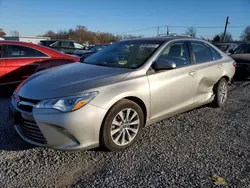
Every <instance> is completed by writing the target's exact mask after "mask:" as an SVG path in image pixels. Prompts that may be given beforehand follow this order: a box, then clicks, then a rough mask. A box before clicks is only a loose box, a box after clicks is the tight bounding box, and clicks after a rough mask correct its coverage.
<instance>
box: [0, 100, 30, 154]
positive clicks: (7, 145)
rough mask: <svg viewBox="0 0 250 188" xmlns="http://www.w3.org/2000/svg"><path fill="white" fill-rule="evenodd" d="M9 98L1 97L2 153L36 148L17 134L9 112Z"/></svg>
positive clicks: (0, 146)
mask: <svg viewBox="0 0 250 188" xmlns="http://www.w3.org/2000/svg"><path fill="white" fill-rule="evenodd" d="M8 105H9V97H8V98H5V97H0V115H1V116H0V130H1V131H0V151H4V150H5V151H20V150H27V149H31V148H34V147H35V146H33V145H30V144H28V143H27V142H25V141H24V140H23V139H22V138H21V137H20V136H19V135H18V134H17V132H16V130H15V128H14V126H13V123H12V122H11V120H10V118H9V112H8Z"/></svg>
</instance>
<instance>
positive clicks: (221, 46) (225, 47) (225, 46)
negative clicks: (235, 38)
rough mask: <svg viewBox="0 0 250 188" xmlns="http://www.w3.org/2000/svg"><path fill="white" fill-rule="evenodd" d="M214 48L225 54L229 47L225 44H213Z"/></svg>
mask: <svg viewBox="0 0 250 188" xmlns="http://www.w3.org/2000/svg"><path fill="white" fill-rule="evenodd" d="M215 46H216V47H217V48H219V49H220V50H221V51H223V52H226V51H227V50H228V48H229V45H227V44H215Z"/></svg>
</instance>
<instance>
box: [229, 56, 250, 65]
mask: <svg viewBox="0 0 250 188" xmlns="http://www.w3.org/2000/svg"><path fill="white" fill-rule="evenodd" d="M230 57H231V58H233V59H234V60H235V61H236V63H238V62H249V63H250V54H231V55H230Z"/></svg>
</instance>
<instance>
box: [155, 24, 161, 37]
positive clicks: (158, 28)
mask: <svg viewBox="0 0 250 188" xmlns="http://www.w3.org/2000/svg"><path fill="white" fill-rule="evenodd" d="M159 31H160V27H159V26H158V27H157V35H156V36H159Z"/></svg>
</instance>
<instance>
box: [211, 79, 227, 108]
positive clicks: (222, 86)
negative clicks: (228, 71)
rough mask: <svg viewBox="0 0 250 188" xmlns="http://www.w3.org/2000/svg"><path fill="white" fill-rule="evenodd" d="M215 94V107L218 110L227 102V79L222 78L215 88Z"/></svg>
mask: <svg viewBox="0 0 250 188" xmlns="http://www.w3.org/2000/svg"><path fill="white" fill-rule="evenodd" d="M214 93H215V98H214V101H213V103H212V104H213V106H214V107H217V108H221V107H223V106H224V105H225V102H226V100H227V80H226V79H225V78H221V79H220V80H219V81H218V82H217V84H216V85H215V86H214Z"/></svg>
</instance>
